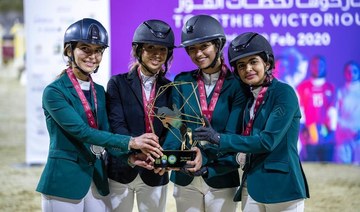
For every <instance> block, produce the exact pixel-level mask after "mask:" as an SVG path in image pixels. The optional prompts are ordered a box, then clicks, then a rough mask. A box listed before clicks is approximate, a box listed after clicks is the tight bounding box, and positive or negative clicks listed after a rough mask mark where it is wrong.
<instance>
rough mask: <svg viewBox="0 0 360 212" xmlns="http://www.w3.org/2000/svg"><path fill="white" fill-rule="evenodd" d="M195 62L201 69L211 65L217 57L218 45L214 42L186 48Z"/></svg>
mask: <svg viewBox="0 0 360 212" xmlns="http://www.w3.org/2000/svg"><path fill="white" fill-rule="evenodd" d="M186 51H187V53H188V54H189V56H190V58H191V60H192V61H193V63H194V64H195V65H196V66H197V67H199V68H200V69H203V68H207V67H209V66H210V65H211V63H212V62H213V61H214V59H215V57H216V51H217V49H216V46H215V45H214V44H213V43H212V42H204V43H200V44H195V45H192V46H189V47H187V48H186Z"/></svg>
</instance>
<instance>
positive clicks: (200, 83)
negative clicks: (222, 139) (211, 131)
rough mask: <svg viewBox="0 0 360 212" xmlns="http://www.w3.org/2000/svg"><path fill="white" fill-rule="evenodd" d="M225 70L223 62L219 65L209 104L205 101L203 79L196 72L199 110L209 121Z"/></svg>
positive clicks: (222, 82)
mask: <svg viewBox="0 0 360 212" xmlns="http://www.w3.org/2000/svg"><path fill="white" fill-rule="evenodd" d="M226 72H227V67H226V65H225V64H223V65H222V66H221V73H220V76H219V79H218V80H217V82H216V85H215V88H214V93H213V95H212V97H211V100H210V104H209V105H208V104H207V101H206V91H205V83H204V80H203V78H202V76H201V73H200V72H199V74H198V77H197V83H198V89H199V95H200V106H201V111H202V114H204V115H205V117H206V118H207V119H208V120H209V122H211V119H212V115H213V112H214V109H215V106H216V102H217V101H218V99H219V95H220V91H221V88H222V86H223V84H224V80H225V75H226Z"/></svg>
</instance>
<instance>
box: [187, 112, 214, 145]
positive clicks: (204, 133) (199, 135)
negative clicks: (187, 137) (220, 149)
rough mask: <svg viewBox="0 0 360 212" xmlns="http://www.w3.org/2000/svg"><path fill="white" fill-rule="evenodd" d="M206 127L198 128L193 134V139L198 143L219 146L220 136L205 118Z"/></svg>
mask: <svg viewBox="0 0 360 212" xmlns="http://www.w3.org/2000/svg"><path fill="white" fill-rule="evenodd" d="M204 121H205V127H198V128H196V129H195V131H194V132H193V139H194V140H198V141H204V140H205V141H208V142H210V143H212V144H216V145H219V143H220V134H219V133H218V132H216V131H215V130H214V129H213V128H212V127H211V125H210V123H209V120H207V118H205V117H204Z"/></svg>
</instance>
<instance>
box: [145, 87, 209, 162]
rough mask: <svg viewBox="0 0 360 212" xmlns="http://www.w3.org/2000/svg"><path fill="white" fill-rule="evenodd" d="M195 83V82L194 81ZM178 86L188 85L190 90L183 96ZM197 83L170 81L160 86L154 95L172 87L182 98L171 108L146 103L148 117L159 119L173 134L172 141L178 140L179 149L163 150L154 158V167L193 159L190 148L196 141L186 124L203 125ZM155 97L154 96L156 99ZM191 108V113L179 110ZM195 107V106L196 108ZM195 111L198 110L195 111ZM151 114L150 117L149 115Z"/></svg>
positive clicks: (194, 153) (193, 152) (192, 152)
mask: <svg viewBox="0 0 360 212" xmlns="http://www.w3.org/2000/svg"><path fill="white" fill-rule="evenodd" d="M195 84H196V83H195ZM179 86H190V90H191V92H190V93H188V94H187V96H184V94H183V93H181V92H180V89H179ZM196 88H197V84H196V85H194V83H191V82H172V83H169V84H167V85H165V86H162V87H160V89H159V90H158V92H157V94H156V97H158V96H159V95H161V94H162V93H163V92H164V91H166V89H172V91H173V93H174V92H177V95H178V96H179V98H182V102H183V103H182V105H175V104H174V105H173V106H172V108H169V107H160V108H155V107H154V102H155V101H154V102H152V104H149V105H148V111H149V113H148V114H149V119H150V118H152V117H154V118H157V119H159V120H160V121H161V123H162V125H163V126H164V127H165V128H166V129H168V130H169V132H170V133H172V134H173V135H174V138H175V140H174V141H173V142H180V143H181V145H180V149H175V150H163V154H164V155H163V156H162V157H161V158H157V159H155V162H154V166H155V167H162V168H164V167H172V168H180V167H183V166H184V165H185V164H186V162H187V161H191V160H194V159H195V156H196V152H195V151H194V150H191V148H192V147H194V146H196V144H197V141H193V138H192V130H191V128H189V127H188V126H187V125H188V124H189V123H191V124H196V125H198V126H204V120H203V118H202V114H201V108H200V105H199V101H198V99H197V95H196ZM156 97H155V98H154V99H155V100H156ZM190 98H193V101H194V98H195V102H196V104H193V105H191V104H190V103H189V99H190ZM185 106H186V107H187V108H192V111H193V113H192V114H185V113H182V112H181V109H183V108H184V107H185ZM196 107H197V108H196ZM195 111H199V112H197V113H199V114H197V113H195ZM151 116H152V117H151Z"/></svg>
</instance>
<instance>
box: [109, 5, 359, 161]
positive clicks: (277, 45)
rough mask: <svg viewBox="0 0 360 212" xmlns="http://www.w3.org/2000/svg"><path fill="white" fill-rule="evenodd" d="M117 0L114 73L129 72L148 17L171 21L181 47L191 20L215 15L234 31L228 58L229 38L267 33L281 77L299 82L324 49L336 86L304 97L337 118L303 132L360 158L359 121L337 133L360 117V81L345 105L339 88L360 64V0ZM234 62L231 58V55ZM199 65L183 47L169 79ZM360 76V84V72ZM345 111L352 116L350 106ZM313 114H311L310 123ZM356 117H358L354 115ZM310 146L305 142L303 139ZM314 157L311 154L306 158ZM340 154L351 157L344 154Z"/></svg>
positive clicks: (227, 30) (332, 148)
mask: <svg viewBox="0 0 360 212" xmlns="http://www.w3.org/2000/svg"><path fill="white" fill-rule="evenodd" d="M110 5H111V27H112V37H113V40H112V51H111V67H112V75H114V74H118V73H124V72H127V71H128V64H129V61H130V51H131V42H132V37H133V33H134V31H135V29H136V27H137V26H138V25H140V24H141V23H142V22H143V21H145V20H148V19H160V20H163V21H165V22H167V23H168V24H169V25H170V26H171V27H172V28H173V30H174V33H175V43H176V45H177V46H179V45H180V44H181V28H182V26H183V24H184V23H185V22H186V20H188V19H189V18H190V17H192V16H193V15H197V14H208V15H211V16H213V17H214V18H216V19H217V20H219V22H220V23H221V24H222V26H223V27H224V29H225V33H226V37H227V44H226V45H225V47H224V56H225V58H227V49H228V44H229V42H230V41H231V40H232V39H234V38H235V37H236V36H237V35H239V34H241V33H243V32H248V31H253V32H257V33H260V34H262V35H263V36H265V37H266V38H267V39H268V40H269V42H270V44H271V45H272V46H273V50H274V54H275V58H276V69H275V70H274V74H275V76H276V77H278V78H279V79H281V80H283V81H285V82H287V83H289V84H290V85H292V86H293V87H294V88H295V89H296V88H297V87H298V85H299V84H300V83H302V82H303V81H305V80H307V79H308V78H309V76H310V74H309V70H310V61H311V60H312V59H313V58H315V57H318V56H319V57H321V58H323V59H324V61H323V63H322V65H321V68H322V69H325V72H326V78H325V81H326V83H327V84H329V87H333V88H334V89H333V90H322V91H320V92H319V93H313V94H311V95H309V96H308V97H307V96H303V97H301V98H311V99H312V101H314V102H313V104H314V105H315V107H317V108H316V110H319V111H320V110H322V111H321V113H324V114H325V116H329V117H326V119H331V121H329V122H331V123H330V124H329V125H331V126H322V125H321V126H316V124H315V125H314V126H313V125H311V126H310V125H309V126H308V125H306V124H305V126H304V125H302V130H304V131H303V132H304V135H302V136H301V137H302V138H304V137H306V136H305V135H306V133H308V134H310V137H311V136H312V137H316V138H319V137H321V135H324V136H325V137H327V140H326V141H324V142H325V144H324V147H323V148H324V149H330V150H329V151H330V154H331V159H329V160H331V161H338V162H344V163H350V162H354V163H360V157H359V156H357V159H354V158H355V157H356V155H360V126H359V124H356V125H352V129H351V131H352V135H351V136H350V137H352V138H351V139H350V140H347V141H344V140H339V139H338V140H335V137H342V136H339V133H338V132H334V130H335V129H336V128H340V127H341V126H340V123H341V121H340V120H341V119H342V122H347V121H348V122H349V123H354V122H355V121H356V120H355V117H359V118H360V109H357V108H356V107H355V105H358V104H359V103H360V100H359V98H360V94H359V92H360V91H359V89H360V87H359V85H355V87H356V86H358V87H357V88H359V89H352V91H348V90H346V91H345V95H348V96H351V97H347V99H350V100H346V104H343V103H342V102H341V101H342V100H341V98H342V97H339V96H344V95H343V94H341V95H340V94H339V93H341V92H340V90H343V89H342V88H344V87H348V85H347V84H349V82H348V83H346V78H345V65H346V64H347V63H349V62H350V61H351V63H352V64H354V65H351V66H348V67H353V68H352V69H353V70H356V69H357V70H358V69H359V65H358V64H359V63H360V53H359V48H360V39H358V38H357V37H358V35H359V34H360V0H342V1H341V0H138V1H135V2H132V3H128V4H123V2H121V1H116V0H111V1H110ZM226 62H227V63H228V61H227V59H226ZM193 69H196V67H195V66H194V64H193V63H192V62H191V60H190V59H189V57H188V55H187V54H186V52H185V50H184V49H183V48H176V49H175V50H174V61H173V63H172V65H171V67H170V70H169V72H168V78H169V79H173V78H174V76H175V75H176V74H178V73H179V72H182V71H189V70H193ZM355 81H357V84H359V83H358V81H359V80H358V79H357V80H355ZM345 84H346V85H345ZM355 84H356V83H355ZM352 87H354V86H352ZM353 91H354V92H353ZM330 93H331V94H330ZM342 93H344V92H342ZM329 96H331V98H333V102H332V105H331V107H327V106H326V107H325V105H324V104H325V100H326V98H329ZM349 102H350V103H349ZM349 104H350V105H352V106H353V107H347V108H346V107H342V108H341V105H349ZM344 110H347V112H346V113H350V114H351V115H347V114H345V113H343V112H344ZM349 111H350V112H349ZM342 114H344V115H342ZM306 116H309V114H307V115H306V114H303V118H302V124H304V122H305V119H306ZM310 116H311V114H310ZM350 118H351V119H354V120H351V121H350ZM308 119H309V117H308ZM324 119H325V118H324ZM344 120H345V121H344ZM358 123H360V122H358ZM303 127H304V128H303ZM313 129H315V131H314V130H313ZM305 132H306V133H305ZM314 132H316V133H315V135H316V136H314ZM334 134H336V135H334ZM317 142H318V143H321V141H317ZM326 142H328V143H326ZM306 145H307V144H305V143H303V146H306ZM327 145H329V146H327ZM344 145H345V146H344ZM309 146H311V145H309ZM319 146H320V145H319ZM321 148H322V147H321ZM342 149H344V150H342ZM312 151H314V152H316V151H320V150H318V149H314V150H312ZM324 151H328V150H324ZM335 151H340V152H343V153H339V154H340V156H339V155H336V154H337V153H335ZM349 152H350V153H349ZM314 154H317V153H314ZM319 154H320V153H319ZM321 154H322V153H321ZM324 154H325V153H324ZM326 154H328V153H326ZM306 157H307V156H303V158H304V160H305V159H306ZM338 157H343V159H336V158H338ZM345 158H346V159H345ZM314 160H315V159H314ZM316 160H322V159H316ZM327 160H328V159H326V161H327ZM354 160H355V161H356V160H358V162H355V161H354Z"/></svg>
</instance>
